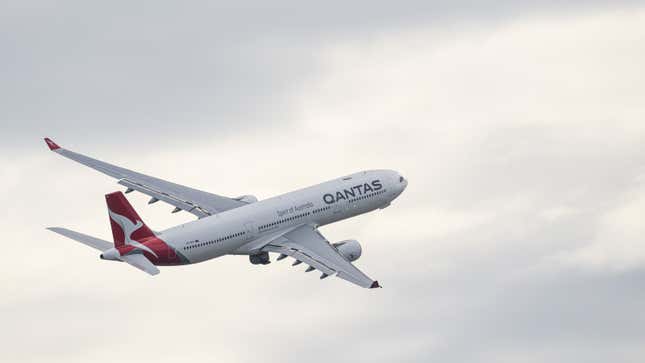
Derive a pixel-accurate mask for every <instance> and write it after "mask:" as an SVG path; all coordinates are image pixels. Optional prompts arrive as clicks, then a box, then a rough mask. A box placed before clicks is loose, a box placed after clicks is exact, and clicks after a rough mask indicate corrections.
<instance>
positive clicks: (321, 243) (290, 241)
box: [262, 225, 381, 288]
mask: <svg viewBox="0 0 645 363" xmlns="http://www.w3.org/2000/svg"><path fill="white" fill-rule="evenodd" d="M262 250H263V251H266V252H276V253H280V254H282V255H286V256H291V257H293V258H295V259H296V260H297V261H301V262H304V263H306V264H308V265H309V266H311V267H310V268H309V269H308V270H307V271H311V270H312V269H316V270H318V271H320V272H322V273H323V274H322V276H321V277H320V278H321V279H323V278H325V277H327V276H331V275H334V274H336V276H338V277H340V278H341V279H344V280H347V281H349V282H351V283H354V284H356V285H358V286H361V287H369V288H375V287H381V286H380V285H379V283H378V281H375V280H372V279H371V278H369V277H367V275H365V274H364V273H363V272H361V270H359V269H358V268H356V267H355V266H354V265H352V263H351V262H349V261H348V260H346V259H345V257H343V256H342V255H341V254H340V253H339V252H338V250H336V248H335V247H334V246H333V245H331V244H330V243H329V242H328V241H327V239H325V237H323V236H322V235H321V234H320V232H318V230H316V229H315V228H314V227H313V226H310V225H303V226H300V227H298V228H296V229H294V230H292V231H290V232H288V233H286V234H284V235H282V236H281V237H280V238H277V239H275V240H273V241H271V242H270V243H268V244H267V245H266V246H264V247H263V248H262ZM297 261H296V262H295V263H294V265H295V264H298V263H299V262H297Z"/></svg>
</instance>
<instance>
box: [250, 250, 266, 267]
mask: <svg viewBox="0 0 645 363" xmlns="http://www.w3.org/2000/svg"><path fill="white" fill-rule="evenodd" d="M249 261H250V262H251V263H252V264H254V265H268V264H270V263H271V260H270V259H269V252H260V253H257V254H255V255H249Z"/></svg>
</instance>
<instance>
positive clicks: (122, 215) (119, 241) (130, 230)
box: [105, 192, 154, 247]
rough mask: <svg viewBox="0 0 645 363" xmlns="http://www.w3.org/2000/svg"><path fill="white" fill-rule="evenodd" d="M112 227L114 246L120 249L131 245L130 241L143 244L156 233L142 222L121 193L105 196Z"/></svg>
mask: <svg viewBox="0 0 645 363" xmlns="http://www.w3.org/2000/svg"><path fill="white" fill-rule="evenodd" d="M105 201H106V202H107V206H108V214H109V216H110V224H111V225H112V237H114V246H116V247H120V246H124V245H127V244H130V243H129V242H130V241H137V242H141V241H142V240H143V239H145V238H147V237H152V236H154V233H152V231H151V230H150V228H148V226H146V224H145V223H143V221H142V220H141V217H139V215H138V214H137V212H136V211H135V210H134V208H132V206H131V205H130V203H129V202H128V200H127V199H125V196H124V195H123V193H121V192H114V193H110V194H107V195H106V196H105Z"/></svg>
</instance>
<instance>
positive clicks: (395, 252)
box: [0, 0, 645, 363]
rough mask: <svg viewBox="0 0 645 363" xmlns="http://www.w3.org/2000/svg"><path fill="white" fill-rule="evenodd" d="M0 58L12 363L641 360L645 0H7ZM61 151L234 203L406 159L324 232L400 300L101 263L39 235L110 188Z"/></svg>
mask: <svg viewBox="0 0 645 363" xmlns="http://www.w3.org/2000/svg"><path fill="white" fill-rule="evenodd" d="M0 52H1V54H2V55H3V56H2V57H0V134H1V135H3V136H4V137H3V138H2V143H0V151H1V152H0V164H1V165H2V166H3V167H2V168H0V173H1V174H0V202H1V203H2V205H3V206H4V208H3V209H2V210H0V220H2V229H3V232H4V236H5V238H4V248H3V252H4V256H5V257H4V258H3V262H2V263H1V264H0V296H2V299H0V322H2V324H0V326H1V327H0V342H2V343H1V344H0V345H1V347H0V348H1V349H0V360H2V361H7V362H40V361H43V360H47V361H51V362H86V361H88V360H91V361H95V362H113V361H114V360H115V359H119V360H121V361H138V362H175V361H178V360H182V361H217V362H258V361H264V362H299V361H307V362H356V361H373V362H392V361H396V362H429V361H442V362H529V363H532V362H567V363H570V362H607V361H612V362H642V361H643V359H644V358H645V344H643V342H644V341H645V313H644V312H643V311H644V310H643V302H644V301H645V243H644V242H643V238H642V236H643V235H644V234H645V233H644V232H645V226H644V225H643V223H642V216H643V215H644V214H645V147H643V145H645V143H644V142H645V104H644V103H643V99H645V72H644V71H643V64H645V2H642V1H600V0H598V1H569V2H566V4H562V2H559V1H486V0H482V1H461V0H457V1H431V0H426V1H414V0H408V1H405V0H403V1H397V2H392V1H362V0H360V1H352V2H349V3H348V2H346V1H343V2H341V1H336V0H331V1H326V2H316V3H314V2H303V1H292V0H278V1H272V2H266V1H263V2H260V1H250V0H246V1H237V2H235V4H231V3H228V2H219V1H191V2H182V3H179V2H168V1H128V2H125V1H111V2H103V3H98V2H97V3H93V2H87V1H58V2H48V1H31V0H28V1H7V0H0ZM45 136H49V137H51V138H53V139H54V140H55V141H56V142H58V143H59V144H60V145H62V146H63V147H66V148H69V149H71V150H74V151H78V152H82V153H86V154H88V155H91V156H94V157H97V158H99V159H102V160H105V161H110V162H112V163H115V164H117V165H122V166H125V167H128V168H131V169H134V170H137V171H141V172H144V173H147V174H150V175H154V176H157V177H161V178H165V179H168V180H171V181H175V182H178V183H181V184H184V185H189V186H192V187H196V188H200V189H203V190H207V191H210V192H213V193H217V194H222V195H227V196H231V197H235V196H240V195H244V194H253V195H256V196H257V197H258V198H259V199H264V198H268V197H271V196H274V195H277V194H281V193H285V192H288V191H290V190H293V189H297V188H300V187H304V186H308V185H312V184H316V183H319V182H322V181H325V180H328V179H332V178H335V177H338V176H342V175H346V174H349V173H352V172H356V171H359V170H366V169H377V168H388V169H395V170H397V171H399V172H400V173H401V174H402V175H404V176H405V177H406V178H407V179H408V180H409V186H408V188H407V189H406V191H405V192H404V193H403V194H402V195H401V196H400V197H399V198H398V199H397V200H396V201H395V202H394V203H392V205H391V206H390V207H388V208H386V209H384V210H382V211H377V212H373V213H370V214H366V215H363V216H360V217H357V218H353V219H351V220H346V221H343V222H339V223H336V224H333V225H329V226H325V227H322V228H321V232H322V233H323V234H324V235H325V236H326V237H327V238H328V239H329V240H330V241H340V240H343V239H349V238H355V239H357V240H359V241H360V243H361V244H362V246H363V256H362V257H361V258H360V259H359V260H358V261H356V263H355V264H356V265H357V266H358V267H359V268H361V269H362V270H363V271H365V272H366V273H367V274H368V275H370V276H372V277H374V278H375V279H378V280H379V282H380V283H381V284H382V285H383V286H384V288H383V289H375V290H367V289H360V288H357V287H355V286H353V285H351V284H349V283H347V282H345V281H343V280H341V279H337V278H329V279H326V280H324V281H320V280H319V279H318V278H317V275H314V274H305V273H304V269H305V267H303V266H302V265H300V266H297V267H291V264H290V263H289V262H287V260H283V261H281V262H275V261H274V262H273V263H271V264H270V265H267V266H255V265H251V264H250V263H249V262H248V260H247V259H246V258H244V257H242V256H228V257H223V258H221V259H218V260H214V261H209V262H205V263H201V264H197V265H194V266H184V267H167V268H162V273H161V274H159V275H157V276H155V277H150V276H147V275H145V274H143V273H140V272H139V271H137V270H134V269H132V268H128V267H127V266H124V265H123V264H118V263H113V262H108V261H100V260H99V258H98V254H97V252H96V251H95V250H92V249H89V248H87V247H86V246H83V245H81V244H78V243H76V242H74V241H71V240H67V239H64V238H62V237H59V236H57V235H55V234H53V233H51V232H49V231H47V230H45V228H46V227H49V226H61V227H67V228H71V229H75V230H78V231H81V232H84V233H87V234H91V235H95V236H97V237H100V238H104V239H109V238H110V236H111V234H110V229H109V224H108V217H107V213H106V208H105V205H104V198H103V195H104V194H107V193H110V192H113V191H116V190H121V189H122V188H120V186H118V185H117V184H116V183H115V182H114V180H112V179H110V178H108V177H106V176H104V175H101V174H99V173H96V172H94V171H92V170H89V169H87V168H84V167H82V166H80V165H78V164H75V163H73V162H71V161H69V160H65V159H63V158H61V157H59V156H57V155H55V154H53V153H50V152H49V151H48V149H47V147H46V145H45V144H44V143H43V142H42V137H45ZM128 198H129V199H130V201H131V202H132V203H133V205H134V207H135V209H137V211H138V212H139V214H140V215H141V216H142V218H143V219H144V220H145V221H146V222H147V224H148V225H149V226H150V227H151V228H152V229H157V230H161V229H164V228H168V227H171V226H173V225H176V224H179V223H182V222H187V221H190V220H193V217H192V215H189V214H187V213H177V214H171V213H170V211H171V210H172V207H170V206H168V205H164V204H163V203H157V204H154V205H152V206H148V205H147V203H146V202H147V199H148V198H147V197H145V196H143V195H140V194H138V195H137V193H132V194H128Z"/></svg>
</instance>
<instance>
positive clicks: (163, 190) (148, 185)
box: [45, 138, 247, 218]
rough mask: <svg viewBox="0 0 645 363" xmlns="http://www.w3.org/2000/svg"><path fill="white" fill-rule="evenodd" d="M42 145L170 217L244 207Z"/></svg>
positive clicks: (206, 213)
mask: <svg viewBox="0 0 645 363" xmlns="http://www.w3.org/2000/svg"><path fill="white" fill-rule="evenodd" d="M45 142H46V143H47V146H49V149H50V150H51V151H53V152H55V153H57V154H59V155H62V156H64V157H66V158H68V159H72V160H74V161H76V162H79V163H81V164H83V165H85V166H89V167H90V168H92V169H94V170H98V171H100V172H101V173H103V174H106V175H109V176H111V177H113V178H116V179H118V180H119V181H118V183H119V184H121V185H123V186H125V187H126V188H128V189H127V191H126V193H129V192H131V191H133V190H136V191H139V192H141V193H143V194H147V195H149V196H150V197H152V199H150V202H149V203H150V204H151V203H154V202H156V201H159V200H161V201H164V202H166V203H168V204H170V205H173V206H175V210H174V211H173V213H174V212H179V211H180V210H185V211H187V212H189V213H192V214H194V215H195V216H197V217H198V218H204V217H208V216H210V215H213V214H216V213H219V212H223V211H226V210H229V209H233V208H237V207H241V206H243V205H246V204H247V203H246V202H244V201H240V200H236V199H233V198H228V197H224V196H221V195H216V194H211V193H208V192H203V191H201V190H197V189H193V188H189V187H185V186H183V185H179V184H175V183H171V182H168V181H165V180H162V179H158V178H155V177H152V176H148V175H144V174H141V173H137V172H135V171H132V170H128V169H125V168H121V167H118V166H116V165H112V164H108V163H106V162H103V161H100V160H96V159H93V158H90V157H88V156H85V155H82V154H78V153H75V152H73V151H70V150H67V149H63V148H61V147H60V146H58V145H57V144H56V143H55V142H53V141H52V140H50V139H49V138H45Z"/></svg>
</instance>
